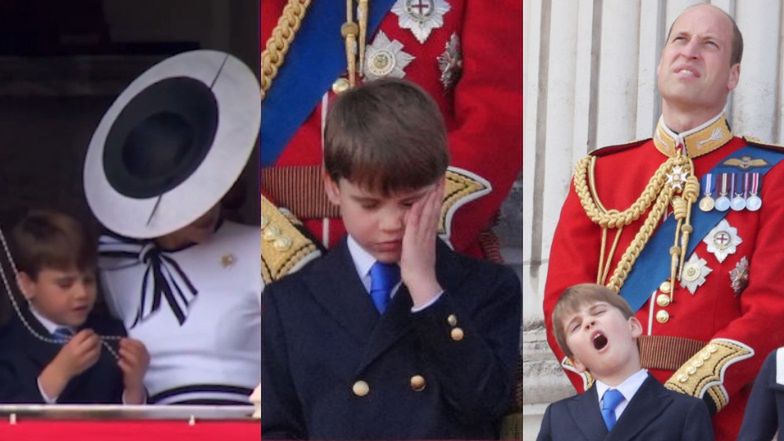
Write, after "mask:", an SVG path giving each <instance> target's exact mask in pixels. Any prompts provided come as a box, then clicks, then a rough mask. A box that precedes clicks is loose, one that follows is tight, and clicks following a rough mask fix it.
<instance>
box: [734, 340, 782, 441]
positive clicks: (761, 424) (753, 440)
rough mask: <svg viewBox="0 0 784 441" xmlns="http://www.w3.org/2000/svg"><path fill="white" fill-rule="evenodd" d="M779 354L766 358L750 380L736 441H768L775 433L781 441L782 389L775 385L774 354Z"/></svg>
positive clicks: (774, 352)
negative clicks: (751, 384) (751, 380)
mask: <svg viewBox="0 0 784 441" xmlns="http://www.w3.org/2000/svg"><path fill="white" fill-rule="evenodd" d="M781 350H782V349H777V350H774V351H772V352H771V353H770V354H769V355H768V358H766V359H765V363H764V364H763V365H762V369H760V371H759V374H757V379H756V380H754V388H752V389H751V396H750V397H749V401H748V403H747V404H746V412H745V413H744V414H743V424H742V425H741V426H740V433H739V434H738V441H758V440H759V441H770V440H772V439H773V434H775V433H776V430H778V431H779V435H778V439H779V440H784V434H782V431H781V428H782V427H784V385H781V384H778V383H777V382H776V352H777V351H781Z"/></svg>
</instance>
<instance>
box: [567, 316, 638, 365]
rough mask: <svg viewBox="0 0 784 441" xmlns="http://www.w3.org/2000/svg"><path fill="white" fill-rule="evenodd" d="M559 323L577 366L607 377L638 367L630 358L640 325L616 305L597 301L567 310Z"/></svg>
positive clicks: (633, 355)
mask: <svg viewBox="0 0 784 441" xmlns="http://www.w3.org/2000/svg"><path fill="white" fill-rule="evenodd" d="M562 325H563V326H564V334H565V335H566V345H567V346H568V347H569V349H571V351H572V361H573V362H574V365H575V367H576V368H577V369H579V370H581V371H583V370H586V369H587V370H589V371H591V373H592V374H593V375H594V376H595V377H597V378H606V377H610V376H613V375H616V374H618V373H619V372H624V371H626V370H629V369H631V368H638V367H639V362H637V363H633V362H634V357H636V356H637V355H636V354H637V351H638V349H637V342H636V338H637V337H639V336H640V335H641V334H642V326H641V325H640V322H639V321H638V320H637V319H636V318H635V317H630V318H628V319H626V318H624V316H623V314H622V313H621V311H620V310H619V309H618V308H615V307H614V306H612V305H610V304H609V303H606V302H601V301H597V302H591V303H586V304H584V305H581V306H580V307H579V309H578V310H577V311H575V312H573V313H570V314H567V315H566V317H564V320H563V322H562ZM625 373H626V374H628V375H631V374H632V373H634V372H625Z"/></svg>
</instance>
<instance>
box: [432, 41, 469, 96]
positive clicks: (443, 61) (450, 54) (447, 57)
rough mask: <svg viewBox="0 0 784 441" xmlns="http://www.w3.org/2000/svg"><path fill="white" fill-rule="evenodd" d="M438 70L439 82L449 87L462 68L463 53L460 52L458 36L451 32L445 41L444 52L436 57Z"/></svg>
mask: <svg viewBox="0 0 784 441" xmlns="http://www.w3.org/2000/svg"><path fill="white" fill-rule="evenodd" d="M436 60H437V61H438V70H440V71H441V84H442V85H443V86H444V89H449V88H450V87H452V86H453V85H454V84H455V81H457V79H458V78H459V77H460V73H461V72H462V70H463V55H462V54H461V53H460V38H459V37H458V36H457V34H455V33H454V32H453V33H452V36H451V37H449V41H447V42H446V48H445V49H444V52H443V53H442V54H441V55H439V56H438V58H436Z"/></svg>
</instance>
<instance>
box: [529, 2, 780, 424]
mask: <svg viewBox="0 0 784 441" xmlns="http://www.w3.org/2000/svg"><path fill="white" fill-rule="evenodd" d="M742 48H743V43H742V36H741V34H740V32H739V31H738V29H737V27H736V26H735V23H734V21H733V20H732V19H731V18H730V17H729V16H728V15H727V14H726V13H724V12H723V11H721V10H720V9H718V8H716V7H713V6H710V5H697V6H693V7H690V8H688V9H687V10H686V11H685V12H684V13H683V14H681V15H680V16H679V17H678V18H677V19H676V20H675V22H674V23H673V25H672V27H671V29H670V33H669V35H668V37H667V41H666V44H665V46H664V49H663V51H662V54H661V60H660V62H659V66H658V69H657V75H658V88H659V91H660V93H661V96H662V116H661V118H660V120H659V123H658V125H657V127H656V130H655V133H654V136H653V139H648V140H645V141H638V142H633V143H630V144H626V145H621V146H614V147H608V148H604V149H600V150H597V151H595V152H593V153H592V154H591V155H589V157H588V158H585V159H584V160H582V161H580V162H579V163H578V165H577V168H576V172H575V177H574V182H573V186H572V188H571V189H570V192H569V195H568V196H567V199H566V202H565V203H564V206H563V209H562V212H561V217H560V221H559V223H558V226H557V228H556V231H555V236H554V239H553V246H552V251H551V255H550V266H549V273H548V278H547V284H546V288H545V299H544V313H545V320H546V323H547V329H548V331H549V330H550V329H551V325H552V323H551V322H550V321H551V317H550V314H551V313H552V310H553V307H554V305H555V303H556V301H557V299H558V297H559V296H560V295H561V293H562V292H563V291H564V289H565V288H566V287H568V286H571V285H573V284H576V283H582V282H598V283H603V284H606V285H608V286H609V287H611V288H613V289H615V290H617V291H619V294H620V295H622V296H624V298H626V299H627V301H629V303H630V304H631V305H632V306H633V308H635V309H636V310H637V313H636V316H637V318H638V319H639V320H640V322H641V323H642V324H643V331H644V332H643V334H644V336H643V337H642V338H641V339H640V352H641V359H642V364H643V366H644V367H647V368H648V369H649V371H650V372H651V373H652V374H653V375H654V376H655V377H656V378H657V379H658V380H659V381H661V382H663V383H665V385H666V386H667V387H668V388H670V389H673V390H677V391H680V392H683V393H687V394H691V395H694V396H697V397H701V398H703V399H704V400H705V402H706V404H707V405H708V407H709V409H710V410H711V411H712V412H713V413H714V417H713V422H714V428H715V433H716V436H717V438H716V439H719V440H734V439H735V438H736V436H737V432H738V428H739V426H740V423H741V419H742V416H743V410H744V407H745V404H746V400H747V398H748V394H749V390H750V386H751V384H752V382H753V380H754V377H755V374H756V372H757V371H758V369H759V367H760V364H761V362H762V361H763V358H764V356H765V354H767V353H769V352H770V351H771V350H772V349H773V348H775V347H777V346H780V345H782V344H784V329H782V328H781V327H767V326H764V325H763V324H766V323H775V321H777V320H779V319H780V318H781V317H782V316H784V300H782V297H781V294H780V286H779V285H780V283H779V279H780V277H778V274H777V272H780V271H781V268H784V252H782V247H781V243H780V237H781V236H780V232H781V231H782V229H783V228H784V198H781V197H780V196H779V195H778V191H779V189H781V188H784V166H780V165H777V164H778V162H779V161H780V160H781V158H782V157H784V153H783V152H782V150H781V149H777V148H775V147H771V146H764V145H760V144H757V143H754V142H751V141H749V140H746V139H743V138H739V137H735V136H733V134H732V132H731V130H730V127H729V124H728V122H727V120H726V119H725V116H724V114H723V109H724V106H725V104H726V100H727V96H728V94H729V93H730V91H732V90H733V89H734V88H735V86H736V85H737V83H738V79H739V75H740V59H741V55H742ZM586 326H593V324H592V323H587V324H586ZM548 341H549V343H550V346H551V348H552V349H553V351H554V352H555V353H556V356H557V357H558V359H559V360H562V365H563V366H564V368H565V370H566V371H567V372H568V376H569V378H570V380H571V381H572V382H573V383H574V385H575V387H576V388H577V389H578V390H584V389H585V388H586V386H587V384H588V383H590V381H591V378H590V375H588V374H586V373H585V372H578V369H575V368H574V366H572V365H571V363H569V360H568V359H566V358H565V357H564V354H563V353H562V352H561V351H560V350H559V349H558V346H557V344H556V343H555V339H554V337H553V335H552V334H551V333H548ZM595 346H596V350H597V353H598V354H599V355H600V356H601V354H604V355H603V356H612V355H613V349H614V348H613V347H612V345H605V344H604V340H603V339H602V338H601V337H600V333H597V338H596V341H595Z"/></svg>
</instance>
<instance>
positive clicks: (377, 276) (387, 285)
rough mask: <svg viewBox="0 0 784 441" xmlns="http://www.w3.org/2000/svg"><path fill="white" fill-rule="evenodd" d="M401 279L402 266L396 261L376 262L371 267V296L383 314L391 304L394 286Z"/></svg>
mask: <svg viewBox="0 0 784 441" xmlns="http://www.w3.org/2000/svg"><path fill="white" fill-rule="evenodd" d="M399 281H400V267H399V266H397V264H394V263H381V262H376V263H374V264H373V266H372V267H370V297H371V298H372V299H373V304H374V305H376V309H378V312H379V313H381V314H383V313H384V311H385V310H386V309H387V305H388V304H389V295H390V294H391V293H392V288H394V287H395V285H397V283H398V282H399Z"/></svg>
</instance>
